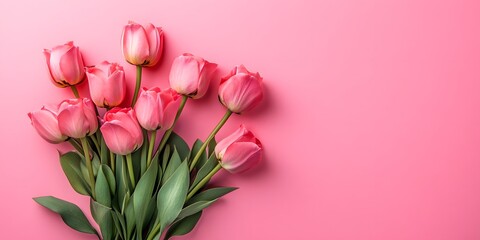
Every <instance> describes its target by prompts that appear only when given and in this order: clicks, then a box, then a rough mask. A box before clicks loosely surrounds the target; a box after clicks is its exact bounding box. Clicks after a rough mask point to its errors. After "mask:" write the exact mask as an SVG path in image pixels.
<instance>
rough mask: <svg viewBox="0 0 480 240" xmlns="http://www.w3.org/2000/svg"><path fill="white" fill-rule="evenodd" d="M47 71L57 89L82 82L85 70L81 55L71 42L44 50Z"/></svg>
mask: <svg viewBox="0 0 480 240" xmlns="http://www.w3.org/2000/svg"><path fill="white" fill-rule="evenodd" d="M43 53H44V54H45V57H46V59H47V65H48V70H49V72H50V76H51V79H52V82H53V84H55V86H57V87H62V88H63V87H69V86H73V85H77V84H79V83H80V82H82V81H83V79H84V77H85V70H84V64H83V58H82V54H81V53H80V50H79V49H78V47H77V46H74V45H73V42H68V43H66V44H64V45H59V46H56V47H54V48H53V49H52V50H49V49H44V50H43Z"/></svg>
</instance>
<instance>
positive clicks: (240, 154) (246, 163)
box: [215, 125, 263, 173]
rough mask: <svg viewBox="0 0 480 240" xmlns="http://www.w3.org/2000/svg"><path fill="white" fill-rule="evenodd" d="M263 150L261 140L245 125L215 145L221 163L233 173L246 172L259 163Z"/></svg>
mask: <svg viewBox="0 0 480 240" xmlns="http://www.w3.org/2000/svg"><path fill="white" fill-rule="evenodd" d="M262 152H263V148H262V144H261V143H260V141H259V140H258V139H257V138H256V137H255V136H254V135H253V133H252V132H250V131H248V130H247V129H246V128H245V127H244V126H243V125H241V126H240V128H239V129H238V130H237V131H235V132H234V133H232V134H231V135H230V136H228V137H226V138H225V139H223V140H222V141H220V142H219V143H218V144H217V146H216V147H215V154H216V156H217V158H218V159H219V160H220V164H221V165H222V167H223V168H224V169H225V170H227V171H229V172H231V173H240V172H244V171H247V170H248V169H250V168H252V167H254V166H255V165H257V164H258V163H259V162H260V161H261V159H262Z"/></svg>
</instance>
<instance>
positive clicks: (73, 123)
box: [58, 106, 89, 138]
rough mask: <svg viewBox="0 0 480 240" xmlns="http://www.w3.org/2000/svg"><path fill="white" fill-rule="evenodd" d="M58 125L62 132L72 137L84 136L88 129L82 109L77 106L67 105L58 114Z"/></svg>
mask: <svg viewBox="0 0 480 240" xmlns="http://www.w3.org/2000/svg"><path fill="white" fill-rule="evenodd" d="M58 127H59V128H60V131H61V132H62V133H63V134H65V135H67V136H69V137H73V138H82V137H85V136H86V134H87V131H88V130H89V124H88V122H87V121H86V119H85V115H84V114H83V110H82V109H81V108H80V107H78V106H68V107H67V108H65V109H63V110H62V111H61V112H60V114H58Z"/></svg>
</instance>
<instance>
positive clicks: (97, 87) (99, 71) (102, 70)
mask: <svg viewBox="0 0 480 240" xmlns="http://www.w3.org/2000/svg"><path fill="white" fill-rule="evenodd" d="M86 70H87V71H86V72H87V78H88V85H89V87H90V96H91V97H92V100H93V102H94V103H95V105H97V106H99V107H102V108H111V107H116V106H118V105H120V103H122V101H123V99H124V98H125V91H126V83H125V72H124V71H123V68H122V66H120V65H118V64H117V63H109V62H107V61H103V62H102V63H100V64H98V65H96V66H95V67H87V68H86Z"/></svg>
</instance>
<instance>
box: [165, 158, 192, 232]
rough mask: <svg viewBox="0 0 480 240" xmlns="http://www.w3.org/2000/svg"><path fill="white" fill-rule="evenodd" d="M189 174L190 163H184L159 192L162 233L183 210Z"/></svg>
mask: <svg viewBox="0 0 480 240" xmlns="http://www.w3.org/2000/svg"><path fill="white" fill-rule="evenodd" d="M189 174H190V172H189V169H188V161H183V163H182V164H181V165H180V166H179V167H178V168H177V170H176V171H175V172H174V173H173V175H172V176H171V177H170V178H169V179H168V180H167V181H166V182H165V184H164V185H163V186H162V188H161V189H160V191H159V192H158V196H157V209H158V216H157V217H158V218H159V219H160V220H159V223H160V232H163V230H164V229H165V227H166V226H168V225H169V224H171V223H172V222H173V221H174V220H175V219H176V218H177V216H178V214H179V213H180V211H181V210H182V207H183V204H184V203H185V198H186V196H187V193H188V184H189V182H190V178H189Z"/></svg>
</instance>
